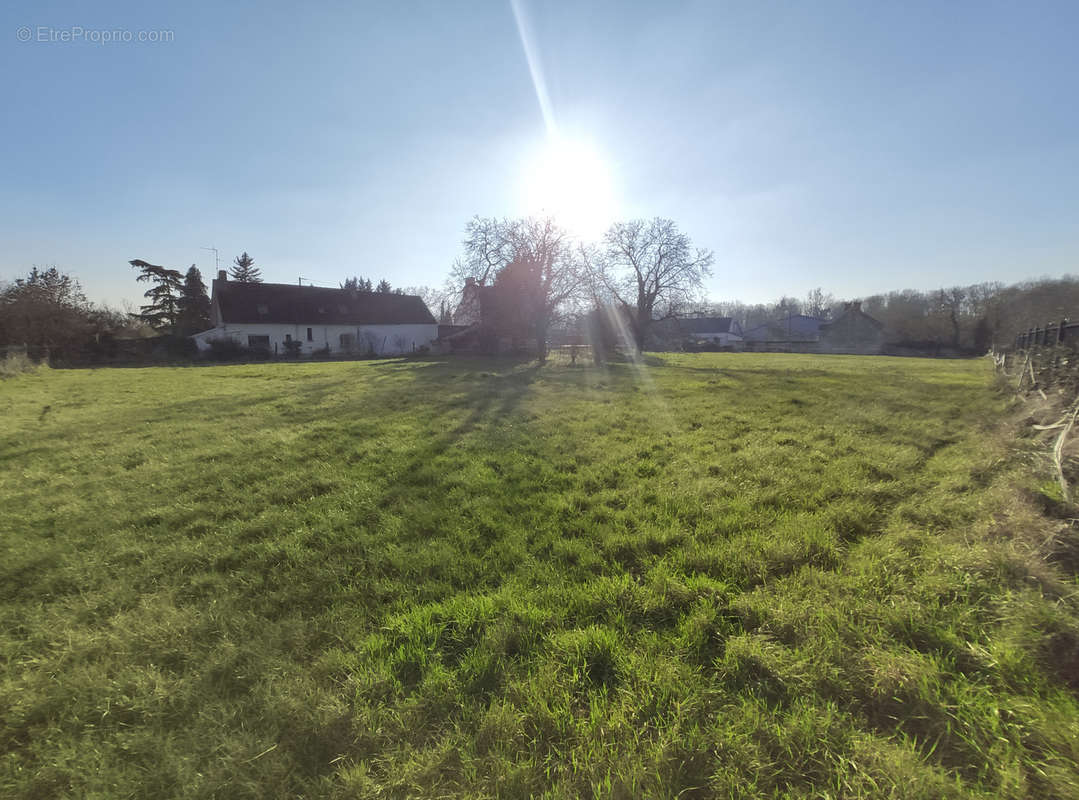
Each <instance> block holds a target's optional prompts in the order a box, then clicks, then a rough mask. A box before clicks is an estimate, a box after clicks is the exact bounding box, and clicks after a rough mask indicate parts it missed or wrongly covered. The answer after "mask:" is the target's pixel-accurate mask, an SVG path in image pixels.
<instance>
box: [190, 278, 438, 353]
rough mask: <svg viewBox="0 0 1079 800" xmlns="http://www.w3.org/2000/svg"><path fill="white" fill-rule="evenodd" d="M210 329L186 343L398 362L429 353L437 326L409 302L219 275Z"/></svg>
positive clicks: (415, 300) (414, 300)
mask: <svg viewBox="0 0 1079 800" xmlns="http://www.w3.org/2000/svg"><path fill="white" fill-rule="evenodd" d="M210 321H211V322H212V323H213V326H214V327H213V328H211V329H210V330H208V331H203V332H202V333H196V334H195V335H194V336H193V337H192V338H193V339H194V340H195V343H196V344H197V345H198V348H199V349H200V350H208V349H209V348H210V346H211V344H210V343H211V342H212V341H214V340H219V339H225V340H231V341H233V342H235V343H236V344H239V345H242V346H244V347H249V348H252V349H262V350H268V351H269V352H271V353H278V354H281V355H284V354H285V353H287V352H289V350H290V349H291V350H295V351H296V352H298V353H314V352H316V351H319V352H324V353H356V354H365V353H369V354H373V355H380V356H381V355H397V354H400V353H411V352H414V351H416V350H418V349H420V348H421V347H427V346H429V345H430V344H431V342H432V341H433V340H434V339H437V338H438V323H437V322H436V321H435V318H434V317H433V316H432V315H431V312H430V311H429V310H428V309H427V306H426V305H425V304H424V302H423V300H422V299H421V298H419V297H416V296H415V295H407V294H392V293H385V292H359V291H353V290H351V289H323V288H321V287H314V286H292V285H290V284H284V283H240V282H238V281H230V280H228V276H227V274H226V273H225V271H224V270H221V271H220V272H218V273H217V280H215V281H214V282H213V290H212V297H211V299H210Z"/></svg>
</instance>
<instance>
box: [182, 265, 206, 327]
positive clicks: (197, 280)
mask: <svg viewBox="0 0 1079 800" xmlns="http://www.w3.org/2000/svg"><path fill="white" fill-rule="evenodd" d="M179 307H180V332H181V333H183V334H184V335H185V336H190V335H191V334H193V333H199V332H200V331H204V330H208V329H209V328H210V298H209V297H208V296H207V294H206V284H205V283H203V282H202V273H201V272H199V269H198V267H196V266H195V265H194V264H192V265H191V269H189V270H188V271H187V275H185V276H184V285H183V288H182V289H181V290H180V299H179Z"/></svg>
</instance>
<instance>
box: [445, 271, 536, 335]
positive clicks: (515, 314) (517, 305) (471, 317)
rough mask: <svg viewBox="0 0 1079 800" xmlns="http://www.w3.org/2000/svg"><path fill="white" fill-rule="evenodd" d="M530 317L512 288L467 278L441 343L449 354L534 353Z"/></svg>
mask: <svg viewBox="0 0 1079 800" xmlns="http://www.w3.org/2000/svg"><path fill="white" fill-rule="evenodd" d="M528 316H529V315H528V313H527V309H525V308H523V307H522V301H521V298H520V297H519V296H516V295H514V293H513V290H512V289H511V288H509V287H507V286H502V285H493V284H486V283H484V282H483V281H477V280H476V279H475V278H466V279H465V285H464V288H463V289H462V290H461V302H460V303H458V304H457V308H455V309H454V311H453V314H452V325H443V326H441V329H440V335H439V342H438V343H439V346H440V347H441V348H442V349H443V350H449V351H460V350H465V351H468V350H473V351H482V352H488V353H505V352H512V351H518V352H534V351H535V350H536V349H537V347H536V335H535V331H534V330H533V329H532V328H531V327H529V325H528V324H527V318H528Z"/></svg>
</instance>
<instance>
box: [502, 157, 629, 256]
mask: <svg viewBox="0 0 1079 800" xmlns="http://www.w3.org/2000/svg"><path fill="white" fill-rule="evenodd" d="M521 185H522V189H523V193H524V205H525V207H526V208H527V210H528V213H530V214H550V215H551V216H552V217H554V218H555V219H556V220H557V221H558V222H559V223H560V224H561V225H562V226H563V227H564V228H566V230H568V231H569V232H570V233H571V234H573V235H575V236H579V237H581V238H584V239H595V238H598V237H599V236H601V235H602V234H603V232H604V231H605V230H606V229H607V227H608V226H610V224H611V223H612V222H614V218H615V212H616V203H615V191H614V184H613V181H612V177H611V171H610V169H609V168H608V166H607V162H606V161H605V160H604V159H603V157H602V156H601V155H600V154H599V153H598V151H596V150H595V148H593V147H591V146H590V145H589V144H588V143H587V142H585V141H582V140H576V139H566V138H561V137H557V138H554V137H553V138H550V139H548V140H547V142H546V143H545V145H544V146H543V147H542V148H540V150H539V151H538V152H537V153H536V154H535V155H534V156H533V157H532V158H531V159H530V160H529V161H528V162H527V163H526V165H525V168H524V174H523V176H522V180H521Z"/></svg>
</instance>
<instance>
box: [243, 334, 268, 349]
mask: <svg viewBox="0 0 1079 800" xmlns="http://www.w3.org/2000/svg"><path fill="white" fill-rule="evenodd" d="M247 346H248V347H250V348H251V349H252V350H269V349H270V337H269V336H248V337H247Z"/></svg>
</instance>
